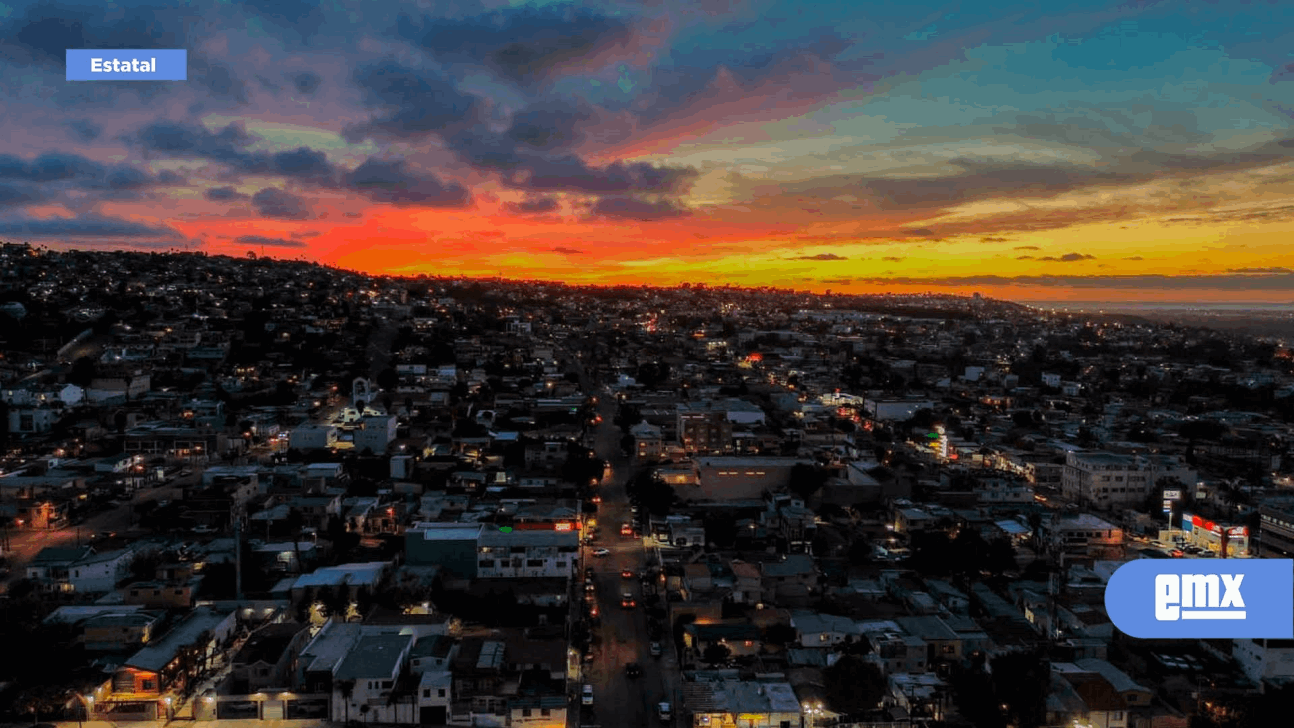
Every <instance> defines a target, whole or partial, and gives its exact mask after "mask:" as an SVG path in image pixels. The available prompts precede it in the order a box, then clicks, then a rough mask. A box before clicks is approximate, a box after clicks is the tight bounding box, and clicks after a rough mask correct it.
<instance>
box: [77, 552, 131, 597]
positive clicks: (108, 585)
mask: <svg viewBox="0 0 1294 728" xmlns="http://www.w3.org/2000/svg"><path fill="white" fill-rule="evenodd" d="M135 553H136V552H135V549H133V548H128V549H120V550H117V551H107V552H105V553H102V554H90V555H89V556H86V557H85V558H83V559H81V560H80V561H76V562H73V563H72V565H70V566H69V567H68V568H67V581H68V583H69V584H71V585H72V591H74V592H76V593H78V594H106V593H107V592H110V591H112V590H113V589H114V588H115V587H116V586H117V583H118V582H120V581H121V580H122V579H124V578H126V575H127V574H128V573H130V564H131V562H132V561H133V560H134V559H135Z"/></svg>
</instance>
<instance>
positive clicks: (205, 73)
mask: <svg viewBox="0 0 1294 728" xmlns="http://www.w3.org/2000/svg"><path fill="white" fill-rule="evenodd" d="M188 82H189V83H198V84H201V85H202V86H204V87H205V88H206V89H207V90H208V91H210V92H211V95H212V96H215V97H216V98H219V99H228V100H231V101H237V102H238V103H240V104H245V103H247V84H246V83H244V82H243V81H242V79H240V78H238V77H237V76H235V75H234V70H233V69H232V68H230V67H229V66H227V65H225V64H223V63H220V62H219V61H211V60H207V59H205V58H202V57H201V56H195V55H193V54H189V81H188Z"/></svg>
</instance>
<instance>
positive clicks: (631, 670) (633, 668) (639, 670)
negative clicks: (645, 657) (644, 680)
mask: <svg viewBox="0 0 1294 728" xmlns="http://www.w3.org/2000/svg"><path fill="white" fill-rule="evenodd" d="M625 675H626V676H628V677H642V676H643V667H642V665H639V664H638V663H636V662H631V663H629V664H628V665H625Z"/></svg>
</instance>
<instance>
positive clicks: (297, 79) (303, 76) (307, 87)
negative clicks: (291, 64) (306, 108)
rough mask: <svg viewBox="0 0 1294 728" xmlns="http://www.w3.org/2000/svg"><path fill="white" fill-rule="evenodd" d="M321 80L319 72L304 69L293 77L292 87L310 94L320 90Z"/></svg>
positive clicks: (302, 92)
mask: <svg viewBox="0 0 1294 728" xmlns="http://www.w3.org/2000/svg"><path fill="white" fill-rule="evenodd" d="M321 80H322V79H320V78H319V74H317V73H311V72H310V71H303V72H301V73H298V74H296V75H295V76H293V77H292V87H293V88H295V89H296V90H297V93H300V94H305V95H307V96H309V95H311V94H313V93H314V92H315V91H318V90H319V83H320V81H321Z"/></svg>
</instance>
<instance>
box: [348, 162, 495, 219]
mask: <svg viewBox="0 0 1294 728" xmlns="http://www.w3.org/2000/svg"><path fill="white" fill-rule="evenodd" d="M342 186H343V187H344V188H345V189H348V190H354V191H355V192H358V193H360V194H361V195H364V196H365V197H367V198H368V199H370V200H372V201H373V202H384V203H387V204H391V205H399V206H409V205H419V206H425V207H463V206H466V205H469V204H471V202H472V196H471V194H470V193H469V192H468V191H467V188H466V187H464V186H462V185H460V184H457V183H453V184H445V183H444V182H441V181H440V180H439V179H438V178H437V177H436V176H435V175H432V174H423V173H418V172H414V171H411V170H409V169H408V168H407V166H406V164H405V162H404V161H403V160H383V159H376V158H370V159H368V160H366V161H365V162H364V163H363V164H361V165H360V166H358V167H356V168H355V170H354V171H352V172H349V173H347V174H346V175H345V177H344V179H343V180H342Z"/></svg>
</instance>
